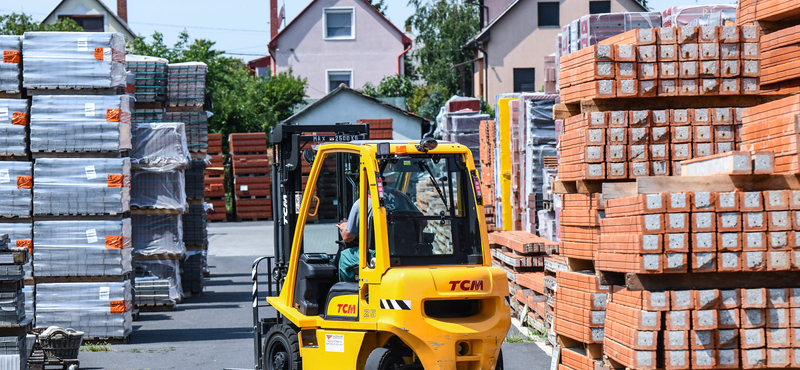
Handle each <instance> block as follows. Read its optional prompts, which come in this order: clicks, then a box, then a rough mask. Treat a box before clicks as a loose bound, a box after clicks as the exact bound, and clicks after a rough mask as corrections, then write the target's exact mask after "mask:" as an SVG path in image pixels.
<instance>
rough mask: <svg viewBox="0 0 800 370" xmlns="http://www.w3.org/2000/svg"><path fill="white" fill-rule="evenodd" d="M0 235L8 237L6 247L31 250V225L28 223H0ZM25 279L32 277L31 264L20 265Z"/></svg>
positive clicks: (21, 221)
mask: <svg viewBox="0 0 800 370" xmlns="http://www.w3.org/2000/svg"><path fill="white" fill-rule="evenodd" d="M0 234H7V235H8V245H9V246H10V247H16V248H28V249H29V250H32V249H31V248H33V223H31V222H30V221H27V222H26V221H23V220H20V222H14V223H5V222H3V223H0ZM22 270H23V272H24V274H25V278H26V279H28V278H31V277H33V262H30V261H28V263H26V264H24V265H22Z"/></svg>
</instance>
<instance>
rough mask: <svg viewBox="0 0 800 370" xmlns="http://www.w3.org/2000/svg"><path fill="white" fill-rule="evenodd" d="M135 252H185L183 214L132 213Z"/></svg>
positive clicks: (140, 253)
mask: <svg viewBox="0 0 800 370" xmlns="http://www.w3.org/2000/svg"><path fill="white" fill-rule="evenodd" d="M131 224H132V226H133V253H134V254H137V255H145V256H150V255H155V254H175V255H179V254H183V253H185V252H186V247H184V244H183V222H181V215H142V214H134V215H131Z"/></svg>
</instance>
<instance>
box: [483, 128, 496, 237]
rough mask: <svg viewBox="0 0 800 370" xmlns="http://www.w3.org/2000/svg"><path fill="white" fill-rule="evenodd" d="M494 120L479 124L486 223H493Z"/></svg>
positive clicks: (490, 224)
mask: <svg viewBox="0 0 800 370" xmlns="http://www.w3.org/2000/svg"><path fill="white" fill-rule="evenodd" d="M494 132H495V123H494V120H487V121H481V125H480V135H481V140H480V145H481V146H480V161H481V169H480V171H481V186H482V187H483V190H482V191H481V192H482V193H483V202H484V203H483V208H484V211H485V212H486V223H487V224H488V225H489V226H490V227H491V226H493V225H494V192H495V188H494V166H495V163H494V143H495V140H494Z"/></svg>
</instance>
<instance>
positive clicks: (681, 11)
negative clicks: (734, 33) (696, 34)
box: [661, 4, 744, 27]
mask: <svg viewBox="0 0 800 370" xmlns="http://www.w3.org/2000/svg"><path fill="white" fill-rule="evenodd" d="M732 11H733V12H735V11H736V7H735V6H733V5H726V4H715V5H680V6H673V7H670V8H667V9H664V10H662V11H661V26H662V27H683V26H689V25H693V23H696V21H697V20H699V19H703V18H707V17H708V16H709V15H710V14H719V13H730V12H732ZM734 18H735V14H734ZM739 24H744V23H739ZM707 25H709V24H698V26H707Z"/></svg>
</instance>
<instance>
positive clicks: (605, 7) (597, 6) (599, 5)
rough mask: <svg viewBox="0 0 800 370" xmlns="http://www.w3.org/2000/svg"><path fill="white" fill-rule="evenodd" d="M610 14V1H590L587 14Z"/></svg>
mask: <svg viewBox="0 0 800 370" xmlns="http://www.w3.org/2000/svg"><path fill="white" fill-rule="evenodd" d="M605 13H611V1H590V2H589V14H605Z"/></svg>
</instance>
